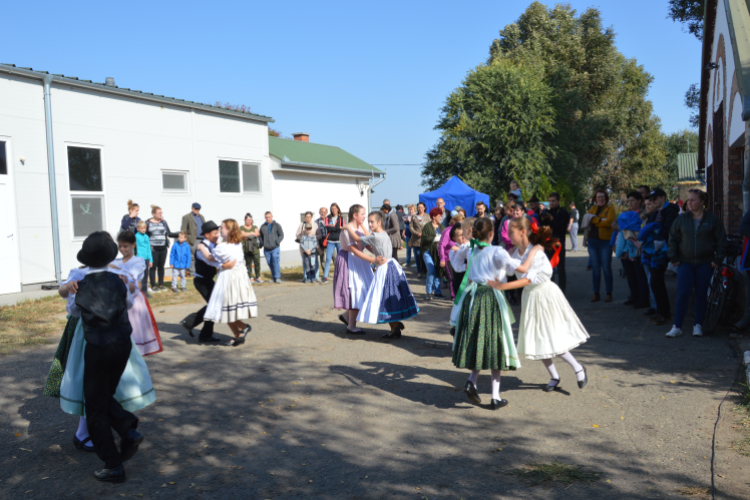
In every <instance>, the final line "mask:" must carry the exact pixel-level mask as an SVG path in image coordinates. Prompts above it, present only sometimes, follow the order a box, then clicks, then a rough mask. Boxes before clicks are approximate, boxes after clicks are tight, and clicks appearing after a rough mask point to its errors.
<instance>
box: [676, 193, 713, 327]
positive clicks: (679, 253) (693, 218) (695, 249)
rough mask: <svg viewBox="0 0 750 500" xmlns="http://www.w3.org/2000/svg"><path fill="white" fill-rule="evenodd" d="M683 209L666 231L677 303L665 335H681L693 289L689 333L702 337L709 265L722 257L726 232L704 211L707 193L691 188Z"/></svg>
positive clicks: (709, 271)
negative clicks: (693, 318) (672, 322)
mask: <svg viewBox="0 0 750 500" xmlns="http://www.w3.org/2000/svg"><path fill="white" fill-rule="evenodd" d="M686 205H687V211H686V212H684V213H682V214H681V215H679V216H678V217H677V219H676V220H675V221H674V223H673V224H672V227H671V228H670V230H669V260H670V261H671V262H672V263H673V264H674V265H676V266H678V267H677V303H676V304H675V308H674V325H673V326H672V329H671V330H669V332H667V337H679V336H680V335H682V323H683V321H684V320H685V314H686V313H687V309H688V303H689V302H690V295H692V293H693V290H695V303H694V306H693V307H694V308H695V313H694V316H695V324H694V326H693V336H694V337H702V336H703V326H702V325H703V318H704V317H705V315H706V308H707V307H708V300H707V299H708V285H709V284H710V282H711V275H712V274H713V268H715V267H718V266H719V265H720V264H721V262H722V261H723V260H724V250H725V248H724V247H725V245H726V234H725V233H724V224H722V222H721V219H719V218H718V217H717V216H715V215H714V214H712V213H709V212H706V205H708V195H707V194H706V193H705V192H703V191H701V190H699V189H691V190H690V192H689V193H688V198H687V203H686Z"/></svg>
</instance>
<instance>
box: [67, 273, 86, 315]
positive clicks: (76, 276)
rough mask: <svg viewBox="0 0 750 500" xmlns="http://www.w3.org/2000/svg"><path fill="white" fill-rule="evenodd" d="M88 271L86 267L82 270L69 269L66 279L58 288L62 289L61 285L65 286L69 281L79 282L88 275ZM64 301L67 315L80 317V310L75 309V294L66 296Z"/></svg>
mask: <svg viewBox="0 0 750 500" xmlns="http://www.w3.org/2000/svg"><path fill="white" fill-rule="evenodd" d="M88 271H89V268H88V267H84V268H83V269H79V268H77V267H76V268H74V269H71V270H70V272H69V273H68V279H66V280H65V281H63V282H62V283H61V285H60V286H61V287H62V286H63V285H67V284H68V283H70V282H71V281H81V280H82V279H83V278H85V277H86V273H88ZM66 300H67V301H68V303H67V304H66V305H65V310H66V311H67V312H68V314H70V315H71V316H76V317H80V316H81V310H80V309H78V307H76V294H74V293H71V294H68V298H67V299H66Z"/></svg>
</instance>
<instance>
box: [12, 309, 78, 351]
mask: <svg viewBox="0 0 750 500" xmlns="http://www.w3.org/2000/svg"><path fill="white" fill-rule="evenodd" d="M65 321H66V319H65V301H64V300H63V299H62V298H60V297H58V296H54V297H44V298H42V299H36V300H29V301H26V302H21V303H20V304H17V305H15V306H5V307H0V355H5V354H10V353H11V352H13V351H15V350H17V349H20V348H22V347H30V346H34V345H38V344H46V343H48V342H49V337H50V336H51V335H54V334H56V333H62V331H63V328H65Z"/></svg>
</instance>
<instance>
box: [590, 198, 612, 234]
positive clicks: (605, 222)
mask: <svg viewBox="0 0 750 500" xmlns="http://www.w3.org/2000/svg"><path fill="white" fill-rule="evenodd" d="M598 209H599V205H594V206H593V207H591V208H590V209H589V211H588V213H590V214H594V215H596V211H597V210H598ZM616 221H617V213H615V209H614V207H613V206H612V205H609V204H607V205H604V208H603V209H602V211H601V213H600V214H599V216H598V217H594V218H593V219H591V225H592V226H595V227H597V228H598V229H599V239H600V240H603V241H609V240H610V239H611V238H612V224H614V223H615V222H616Z"/></svg>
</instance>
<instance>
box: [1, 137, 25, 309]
mask: <svg viewBox="0 0 750 500" xmlns="http://www.w3.org/2000/svg"><path fill="white" fill-rule="evenodd" d="M12 164H13V162H12V161H11V156H10V140H8V139H7V138H4V137H1V136H0V211H2V213H4V214H7V217H0V270H1V271H0V294H4V293H15V292H20V291H21V275H20V272H19V267H20V263H19V261H18V245H17V241H18V234H17V231H16V205H15V196H14V194H15V193H14V189H13V179H12V175H13V173H12V172H11V170H12Z"/></svg>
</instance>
